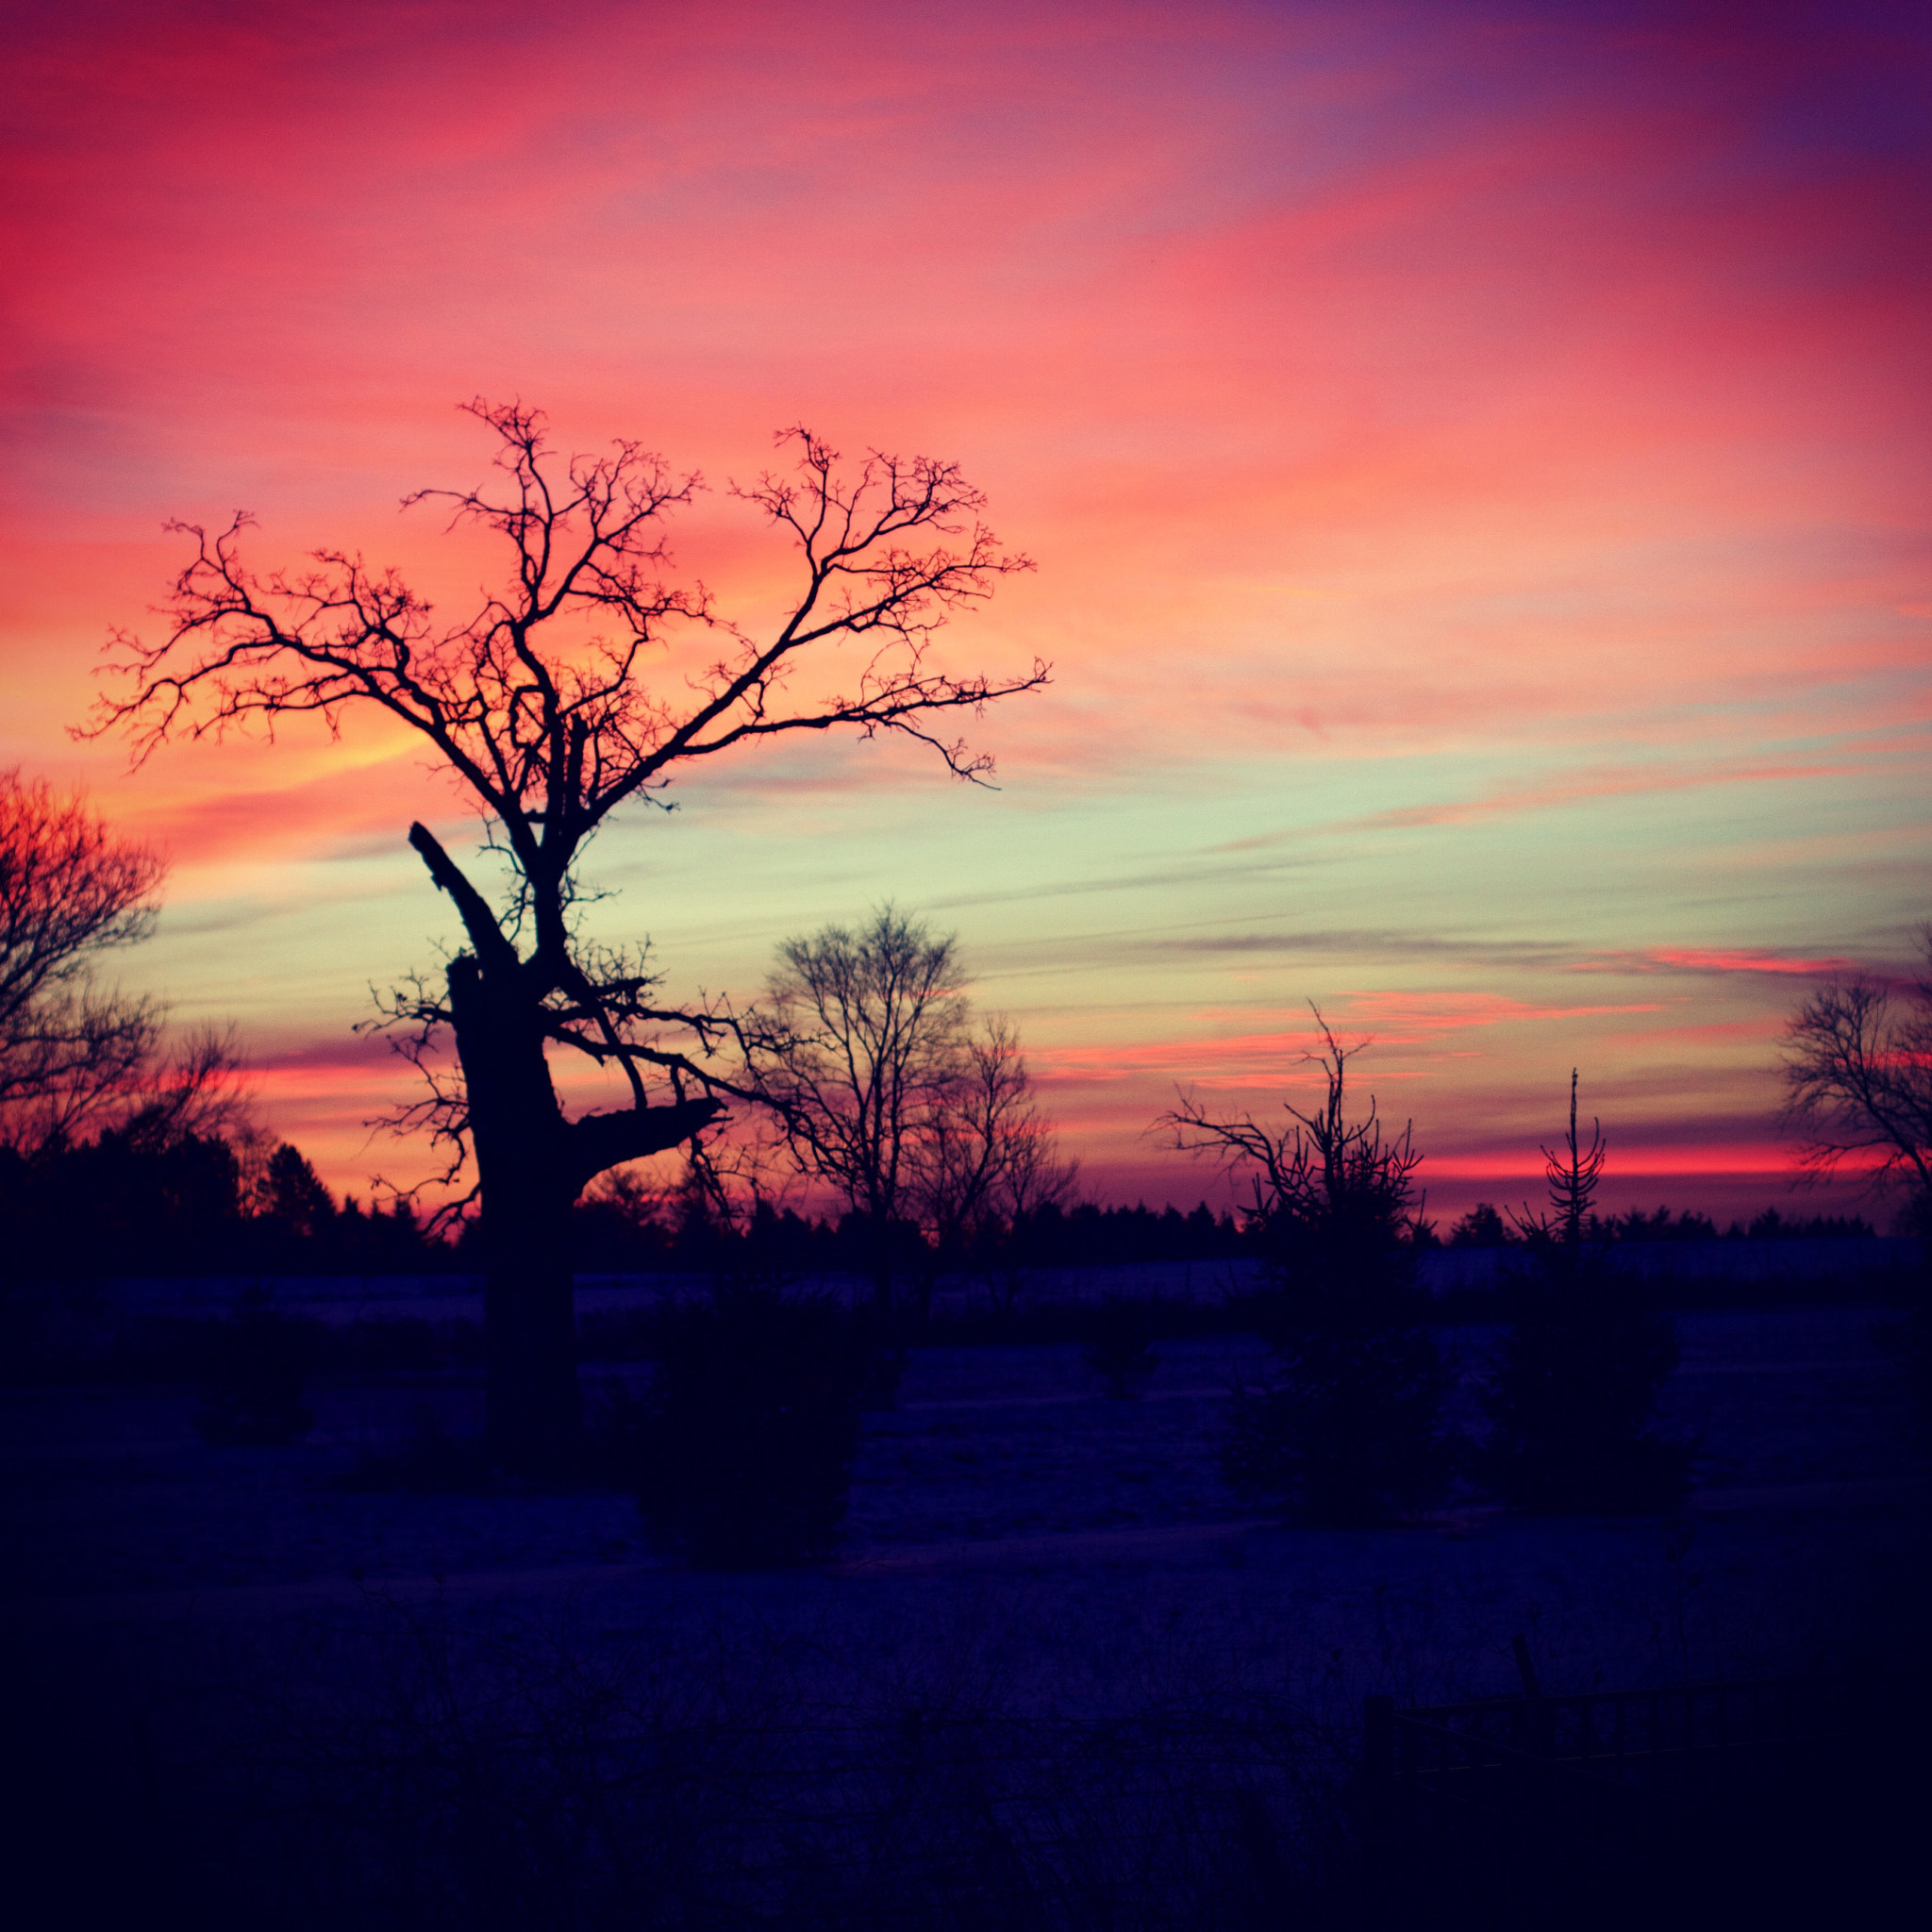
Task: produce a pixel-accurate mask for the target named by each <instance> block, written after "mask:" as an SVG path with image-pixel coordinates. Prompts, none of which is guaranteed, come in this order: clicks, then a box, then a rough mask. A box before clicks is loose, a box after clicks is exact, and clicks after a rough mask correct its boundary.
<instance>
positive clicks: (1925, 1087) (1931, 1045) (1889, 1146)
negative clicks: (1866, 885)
mask: <svg viewBox="0 0 1932 1932" xmlns="http://www.w3.org/2000/svg"><path fill="white" fill-rule="evenodd" d="M1919 944H1920V955H1921V958H1922V960H1923V962H1924V971H1923V973H1922V974H1920V976H1919V977H1918V978H1917V979H1915V980H1913V981H1911V982H1909V983H1908V984H1907V986H1905V987H1904V988H1894V987H1892V986H1890V985H1888V984H1886V983H1885V982H1883V981H1881V980H1877V979H1873V978H1863V977H1853V978H1845V979H1838V980H1834V981H1833V982H1832V983H1831V984H1830V985H1829V986H1826V987H1824V988H1822V989H1821V990H1820V991H1817V992H1814V993H1813V994H1812V995H1811V996H1810V998H1808V999H1807V1000H1806V1001H1805V1003H1804V1004H1803V1005H1802V1006H1801V1007H1800V1008H1798V1010H1797V1011H1796V1012H1795V1013H1794V1014H1792V1016H1791V1018H1790V1023H1789V1024H1788V1025H1787V1026H1786V1028H1785V1039H1784V1076H1785V1122H1786V1124H1787V1125H1788V1126H1789V1127H1790V1128H1791V1129H1792V1130H1794V1131H1795V1132H1797V1133H1798V1134H1800V1135H1801V1136H1802V1137H1803V1145H1802V1147H1801V1149H1800V1152H1799V1159H1800V1161H1801V1162H1802V1164H1803V1165H1804V1166H1805V1167H1806V1168H1807V1169H1808V1170H1809V1171H1810V1172H1811V1173H1813V1174H1817V1175H1819V1176H1820V1177H1824V1176H1826V1175H1829V1174H1833V1173H1835V1172H1836V1171H1837V1169H1838V1168H1839V1167H1840V1164H1841V1163H1842V1162H1844V1161H1845V1160H1846V1159H1848V1158H1856V1157H1858V1156H1866V1157H1875V1169H1876V1175H1875V1176H1874V1177H1883V1176H1888V1175H1897V1176H1900V1177H1902V1178H1903V1179H1904V1180H1905V1181H1906V1182H1907V1184H1908V1185H1909V1186H1910V1188H1911V1189H1912V1191H1913V1193H1914V1195H1915V1196H1916V1197H1917V1199H1918V1200H1919V1201H1920V1202H1922V1203H1923V1202H1924V1201H1926V1200H1928V1199H1932V926H1927V927H1925V928H1924V930H1923V931H1922V932H1921V933H1920V936H1919Z"/></svg>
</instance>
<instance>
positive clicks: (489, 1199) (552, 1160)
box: [409, 824, 718, 1476]
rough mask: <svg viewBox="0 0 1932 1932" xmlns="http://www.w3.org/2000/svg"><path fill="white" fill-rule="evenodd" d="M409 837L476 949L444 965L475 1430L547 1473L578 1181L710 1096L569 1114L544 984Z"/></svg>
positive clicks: (571, 1364) (573, 1425)
mask: <svg viewBox="0 0 1932 1932" xmlns="http://www.w3.org/2000/svg"><path fill="white" fill-rule="evenodd" d="M409 843H410V844H411V845H413V846H414V847H415V848H416V850H417V852H418V853H420V854H421V855H422V858H423V862H424V863H425V865H426V866H427V867H428V868H429V875H430V876H431V877H432V878H433V879H434V880H435V881H436V883H437V885H438V886H439V887H441V889H442V891H445V892H447V893H448V894H449V895H450V897H451V898H452V899H454V900H455V901H456V904H457V909H458V912H460V914H461V915H462V920H463V925H464V928H465V929H466V930H467V931H468V933H469V935H470V939H471V942H472V943H473V944H474V945H475V949H476V950H475V953H474V954H470V953H459V954H458V956H457V957H456V958H454V959H452V960H451V961H450V965H449V1016H450V1020H451V1022H452V1024H454V1026H455V1029H456V1036H457V1055H458V1058H459V1059H460V1060H461V1062H462V1068H463V1086H464V1090H465V1095H466V1099H467V1103H468V1107H467V1119H466V1121H465V1125H466V1126H467V1127H468V1129H469V1135H470V1142H471V1146H472V1148H473V1150H474V1151H475V1158H476V1177H477V1181H478V1183H479V1185H480V1188H481V1193H482V1203H483V1223H482V1232H483V1245H484V1264H483V1265H484V1274H483V1356H484V1364H485V1377H484V1435H485V1438H486V1441H487V1443H488V1447H489V1452H490V1457H491V1462H492V1463H494V1464H495V1465H496V1466H497V1467H498V1468H500V1469H503V1470H506V1471H508V1472H509V1473H510V1474H517V1475H535V1476H545V1475H559V1474H566V1473H568V1471H569V1470H570V1469H571V1468H572V1467H573V1466H574V1465H575V1462H576V1460H577V1457H578V1455H579V1453H580V1450H581V1447H582V1437H583V1426H584V1410H583V1398H582V1396H581V1394H580V1393H579V1391H578V1388H577V1343H576V1308H575V1281H574V1280H573V1277H572V1274H571V1257H570V1213H571V1209H572V1208H574V1207H575V1205H576V1199H577V1196H578V1194H579V1193H581V1192H582V1191H583V1189H584V1186H585V1183H586V1182H588V1181H590V1180H591V1179H592V1178H594V1177H595V1176H596V1175H597V1174H602V1173H604V1172H605V1170H606V1169H607V1168H612V1167H616V1166H619V1165H620V1164H621V1163H623V1162H624V1161H626V1160H641V1159H642V1158H645V1157H646V1156H647V1155H652V1154H661V1153H662V1152H663V1151H664V1150H665V1149H666V1148H668V1147H675V1146H676V1145H677V1144H678V1142H679V1141H688V1140H690V1139H691V1136H692V1135H693V1134H695V1133H697V1132H698V1130H699V1129H700V1128H702V1127H703V1126H705V1125H706V1124H708V1122H710V1121H711V1120H712V1119H713V1118H714V1117H715V1116H716V1114H717V1112H718V1103H717V1102H716V1101H712V1100H685V1101H679V1102H676V1103H675V1104H674V1105H670V1106H664V1107H636V1108H626V1109H625V1110H623V1111H621V1112H617V1113H604V1114H590V1115H586V1116H585V1117H584V1118H583V1119H581V1120H575V1121H573V1120H567V1119H566V1118H565V1117H564V1112H563V1108H561V1107H560V1106H559V1105H558V1099H557V1090H556V1088H555V1087H554V1086H552V1084H551V1080H550V1063H549V1060H548V1059H547V1058H546V1057H545V1054H544V1042H545V1041H546V1039H547V1037H548V1035H547V1031H546V1029H547V1027H548V1025H549V1024H550V1021H549V1018H548V1015H547V1014H546V1013H545V1011H544V1004H543V1003H544V999H545V997H546V995H547V993H548V992H549V991H550V990H551V988H552V985H553V983H554V980H553V979H552V978H547V977H545V975H544V974H543V972H542V971H541V970H540V969H539V968H538V966H537V965H536V963H535V962H534V961H530V960H525V959H523V958H519V957H518V954H517V951H516V948H515V946H514V945H512V944H511V943H510V941H508V939H506V938H505V937H504V935H503V932H502V930H501V929H500V928H499V926H498V925H497V924H496V920H495V916H494V915H493V914H492V913H491V910H490V908H489V907H488V905H486V904H485V903H484V901H483V899H482V897H481V895H480V894H479V893H478V892H477V891H476V890H475V887H474V886H472V885H471V884H470V882H469V881H468V880H467V879H466V878H465V877H464V876H463V874H462V873H461V872H460V871H459V870H458V868H457V867H456V866H455V865H454V864H452V863H451V861H450V858H449V855H448V854H447V853H445V852H444V851H443V849H442V847H441V845H439V844H438V843H437V841H436V839H435V837H434V836H433V835H432V834H431V833H430V832H429V830H428V829H427V827H425V826H424V825H421V824H416V825H411V826H410V827H409Z"/></svg>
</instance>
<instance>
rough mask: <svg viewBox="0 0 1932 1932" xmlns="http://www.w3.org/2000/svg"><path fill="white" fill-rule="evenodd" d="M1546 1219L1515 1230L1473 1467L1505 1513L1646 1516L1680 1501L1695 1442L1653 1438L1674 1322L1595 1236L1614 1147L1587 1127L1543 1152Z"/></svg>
mask: <svg viewBox="0 0 1932 1932" xmlns="http://www.w3.org/2000/svg"><path fill="white" fill-rule="evenodd" d="M1542 1151H1543V1159H1544V1162H1545V1165H1546V1169H1547V1180H1548V1186H1549V1196H1550V1208H1551V1211H1550V1212H1548V1213H1546V1214H1542V1215H1539V1216H1532V1215H1530V1214H1529V1213H1528V1212H1527V1210H1525V1212H1524V1215H1523V1216H1522V1217H1521V1218H1520V1220H1519V1226H1520V1227H1521V1229H1522V1231H1523V1234H1524V1239H1525V1241H1527V1243H1528V1246H1529V1253H1528V1255H1527V1256H1526V1257H1525V1261H1524V1266H1522V1267H1520V1268H1518V1269H1516V1270H1514V1271H1512V1273H1511V1274H1509V1275H1508V1276H1507V1278H1506V1281H1505V1285H1504V1293H1505V1297H1506V1310H1507V1318H1508V1327H1507V1332H1506V1333H1505V1335H1504V1338H1503V1343H1502V1349H1501V1353H1500V1357H1499V1359H1498V1361H1497V1364H1496V1368H1495V1371H1494V1374H1492V1376H1491V1380H1490V1384H1489V1387H1488V1389H1487V1390H1486V1391H1485V1393H1484V1401H1483V1407H1484V1409H1485V1411H1486V1412H1487V1414H1488V1416H1489V1419H1490V1422H1491V1425H1492V1429H1493V1433H1492V1435H1491V1439H1490V1441H1489V1442H1488V1444H1487V1445H1486V1447H1485V1449H1484V1452H1483V1455H1482V1457H1480V1465H1481V1468H1482V1470H1483V1473H1484V1474H1486V1475H1487V1476H1488V1478H1489V1480H1490V1482H1491V1486H1492V1487H1493V1488H1494V1490H1495V1491H1496V1493H1497V1494H1498V1495H1499V1496H1500V1497H1501V1498H1502V1499H1503V1501H1504V1502H1506V1503H1507V1504H1508V1505H1510V1507H1513V1508H1518V1509H1525V1510H1532V1511H1538V1512H1544V1513H1559V1512H1562V1511H1565V1510H1590V1511H1604V1512H1607V1513H1610V1514H1631V1515H1636V1514H1642V1513H1644V1512H1647V1511H1650V1510H1657V1509H1667V1508H1670V1507H1674V1505H1676V1504H1677V1503H1679V1502H1681V1501H1682V1500H1683V1496H1684V1492H1685V1490H1686V1488H1687V1487H1688V1485H1689V1480H1690V1468H1691V1445H1690V1444H1688V1443H1685V1442H1681V1441H1674V1440H1672V1439H1670V1438H1668V1437H1665V1436H1662V1435H1660V1434H1659V1433H1658V1432H1657V1428H1656V1416H1657V1398H1658V1395H1659V1393H1660V1391H1661V1390H1662V1387H1663V1384H1664V1380H1665V1378H1666V1377H1667V1376H1668V1375H1669V1374H1670V1373H1671V1371H1672V1370H1673V1369H1674V1368H1675V1366H1676V1364H1677V1337H1676V1331H1675V1328H1674V1324H1672V1322H1671V1319H1670V1317H1669V1315H1668V1314H1666V1313H1665V1312H1664V1311H1663V1310H1662V1309H1660V1308H1658V1307H1656V1306H1655V1305H1654V1304H1653V1303H1652V1302H1651V1301H1650V1300H1649V1299H1648V1298H1647V1296H1646V1295H1645V1293H1644V1291H1643V1287H1642V1284H1641V1281H1640V1280H1638V1279H1637V1278H1636V1277H1635V1276H1634V1275H1632V1274H1629V1273H1628V1272H1627V1271H1626V1270H1625V1269H1624V1267H1622V1266H1621V1265H1620V1264H1619V1262H1618V1260H1617V1258H1616V1255H1615V1251H1614V1249H1613V1248H1611V1247H1609V1246H1608V1245H1607V1244H1606V1243H1605V1242H1603V1241H1593V1240H1591V1239H1590V1238H1589V1236H1590V1233H1591V1228H1592V1227H1593V1225H1594V1223H1595V1216H1594V1215H1593V1213H1592V1211H1591V1208H1592V1203H1593V1201H1594V1198H1595V1195H1596V1190H1597V1186H1598V1183H1599V1181H1600V1180H1601V1179H1602V1176H1603V1170H1604V1161H1605V1159H1606V1158H1607V1153H1608V1148H1607V1144H1606V1142H1605V1141H1604V1138H1603V1133H1602V1128H1601V1125H1600V1124H1599V1123H1596V1122H1592V1123H1591V1139H1590V1143H1589V1145H1588V1146H1585V1145H1584V1144H1583V1143H1582V1141H1580V1139H1579V1137H1578V1134H1577V1128H1576V1074H1575V1073H1574V1070H1573V1071H1572V1073H1571V1075H1570V1131H1569V1135H1568V1138H1567V1140H1566V1141H1565V1143H1564V1146H1563V1149H1562V1151H1561V1152H1557V1151H1555V1150H1552V1149H1550V1148H1547V1147H1545V1148H1544V1149H1543V1150H1542Z"/></svg>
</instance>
